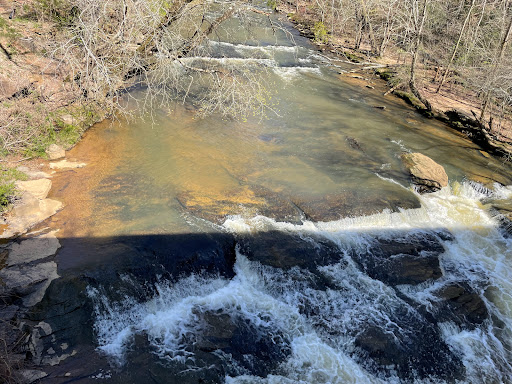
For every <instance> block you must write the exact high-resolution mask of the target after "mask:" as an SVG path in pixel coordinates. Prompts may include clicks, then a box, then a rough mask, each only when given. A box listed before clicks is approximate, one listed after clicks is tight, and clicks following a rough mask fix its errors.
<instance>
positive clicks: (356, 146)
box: [345, 136, 364, 152]
mask: <svg viewBox="0 0 512 384" xmlns="http://www.w3.org/2000/svg"><path fill="white" fill-rule="evenodd" d="M345 140H347V143H348V144H349V145H350V146H351V147H352V148H354V149H356V150H358V151H361V152H364V151H363V149H362V148H361V144H359V142H358V141H357V140H356V139H354V138H353V137H350V136H347V137H345Z"/></svg>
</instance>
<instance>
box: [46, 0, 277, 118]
mask: <svg viewBox="0 0 512 384" xmlns="http://www.w3.org/2000/svg"><path fill="white" fill-rule="evenodd" d="M68 1H69V4H70V9H72V10H73V16H72V19H71V21H70V23H69V26H67V27H66V28H65V29H64V32H65V33H64V37H65V39H61V40H60V41H58V43H57V44H56V45H55V47H54V50H53V54H54V56H56V57H59V58H61V59H62V60H63V62H65V63H67V64H68V66H69V68H70V71H71V75H70V78H72V79H73V83H74V84H75V85H76V86H78V87H79V88H80V89H81V95H82V97H83V98H84V99H86V100H94V101H95V102H100V103H103V104H104V105H105V106H107V107H109V108H110V110H111V111H112V112H114V111H116V110H120V109H121V110H123V108H122V105H121V103H120V96H121V95H122V94H123V93H124V92H125V91H126V90H128V89H129V88H130V87H133V86H144V87H145V88H146V89H147V91H146V92H145V97H144V99H143V100H140V101H141V103H140V107H141V108H144V107H149V106H152V105H155V103H158V102H159V103H168V102H169V101H170V100H171V99H183V100H185V99H187V97H189V96H190V95H191V94H192V90H194V89H196V91H198V92H199V91H205V92H203V97H201V96H200V95H199V96H198V95H197V94H196V95H195V98H194V101H195V102H196V103H197V104H199V107H200V108H201V110H202V111H203V112H205V111H208V112H209V113H213V112H221V113H224V112H225V111H231V112H236V114H238V115H239V116H242V115H247V114H248V113H250V112H251V111H253V110H254V109H257V110H261V109H265V106H266V103H267V101H268V97H267V96H268V93H267V91H265V90H264V87H262V82H261V81H260V78H258V76H257V74H258V73H259V72H258V71H252V72H251V71H245V70H242V69H240V68H234V67H222V66H221V65H219V62H218V61H214V60H212V61H210V62H208V61H205V60H202V61H201V60H190V59H191V58H194V57H196V58H198V59H200V58H201V57H207V56H208V49H207V42H208V39H209V37H210V36H211V35H212V34H213V33H214V32H215V31H217V30H218V29H219V28H220V27H221V25H222V24H223V23H224V22H226V21H227V20H229V19H230V18H232V17H234V16H235V15H236V16H237V17H238V18H239V19H247V18H248V16H247V15H248V14H250V13H260V14H261V13H264V12H263V11H262V10H261V9H258V8H255V7H254V6H253V5H252V3H251V1H249V0H247V1H241V0H240V1H224V2H216V3H213V2H209V1H206V0H176V1H172V2H170V1H167V0H68ZM196 64H197V65H196ZM235 77H236V79H235ZM195 85H197V86H195ZM235 85H238V86H239V87H240V89H239V90H238V91H237V92H236V94H237V98H224V99H223V100H224V103H218V101H219V100H220V98H215V97H213V98H212V89H208V88H214V89H215V92H220V93H223V92H224V91H226V92H227V93H229V92H231V93H232V92H233V87H234V86H235ZM206 94H208V95H209V98H211V99H212V100H213V101H212V104H211V105H207V101H208V99H209V98H206V97H204V95H206ZM234 104H236V106H235V105H234ZM214 106H215V107H214ZM224 107H225V108H224Z"/></svg>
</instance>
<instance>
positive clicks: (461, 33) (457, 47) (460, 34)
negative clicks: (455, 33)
mask: <svg viewBox="0 0 512 384" xmlns="http://www.w3.org/2000/svg"><path fill="white" fill-rule="evenodd" d="M474 6H475V0H471V6H470V7H469V10H468V14H467V15H466V18H465V19H464V23H463V24H462V28H461V29H460V33H459V37H458V39H457V43H456V44H455V47H453V52H452V56H451V58H450V61H449V62H448V65H447V66H446V69H445V71H444V74H443V77H442V78H441V82H440V83H439V86H438V87H437V90H436V93H439V91H440V90H441V88H442V87H443V84H444V82H445V81H446V77H447V76H448V73H449V72H450V67H451V65H452V63H453V60H454V59H455V55H457V50H458V49H459V45H460V41H461V40H462V36H463V34H464V31H465V29H466V25H467V24H468V21H469V18H470V16H471V12H472V11H473V7H474Z"/></svg>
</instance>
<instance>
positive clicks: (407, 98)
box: [393, 90, 425, 110]
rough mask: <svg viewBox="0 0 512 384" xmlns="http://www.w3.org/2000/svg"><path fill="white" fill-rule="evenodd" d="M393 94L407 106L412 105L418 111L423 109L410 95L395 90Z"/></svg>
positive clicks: (419, 102)
mask: <svg viewBox="0 0 512 384" xmlns="http://www.w3.org/2000/svg"><path fill="white" fill-rule="evenodd" d="M393 93H394V94H395V95H396V96H398V97H399V98H401V99H403V100H404V101H405V102H406V103H407V104H409V105H412V106H413V107H414V108H416V109H418V110H423V109H425V107H424V106H423V104H422V103H421V101H420V100H419V99H418V98H417V97H416V96H414V95H413V94H412V93H410V92H405V91H399V90H396V91H394V92H393Z"/></svg>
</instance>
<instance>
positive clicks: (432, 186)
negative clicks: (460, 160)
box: [401, 153, 448, 193]
mask: <svg viewBox="0 0 512 384" xmlns="http://www.w3.org/2000/svg"><path fill="white" fill-rule="evenodd" d="M401 159H402V162H403V164H404V165H405V167H406V168H407V170H408V171H409V173H410V174H411V178H412V181H413V183H414V184H415V185H416V186H417V187H418V190H419V192H420V193H425V192H435V191H438V190H440V189H441V188H443V187H446V186H447V185H448V175H447V174H446V171H445V170H444V168H443V167H442V166H441V165H439V164H437V163H436V162H435V161H434V160H432V159H431V158H430V157H427V156H425V155H422V154H421V153H404V154H402V156H401Z"/></svg>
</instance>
